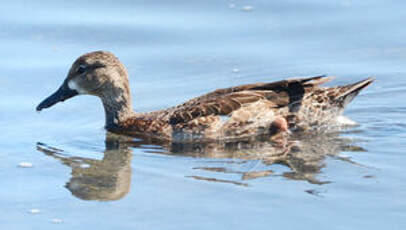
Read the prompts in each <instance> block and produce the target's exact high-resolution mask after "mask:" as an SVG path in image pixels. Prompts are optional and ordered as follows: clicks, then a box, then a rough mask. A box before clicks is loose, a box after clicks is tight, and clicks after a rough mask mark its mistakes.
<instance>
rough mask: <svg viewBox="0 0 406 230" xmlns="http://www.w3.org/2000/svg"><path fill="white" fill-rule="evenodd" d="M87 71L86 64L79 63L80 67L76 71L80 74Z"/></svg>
mask: <svg viewBox="0 0 406 230" xmlns="http://www.w3.org/2000/svg"><path fill="white" fill-rule="evenodd" d="M85 71H86V66H85V65H79V67H78V69H77V70H76V72H77V73H78V74H82V73H84V72H85Z"/></svg>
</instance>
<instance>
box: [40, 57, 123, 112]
mask: <svg viewBox="0 0 406 230" xmlns="http://www.w3.org/2000/svg"><path fill="white" fill-rule="evenodd" d="M79 94H87V95H94V96H98V97H100V98H101V99H102V101H103V104H104V106H105V107H106V106H110V107H113V108H115V107H119V106H120V104H121V105H129V107H131V97H130V89H129V84H128V74H127V71H126V69H125V67H124V65H123V64H122V63H121V62H120V60H119V59H118V58H117V57H115V56H114V54H112V53H110V52H106V51H96V52H91V53H87V54H84V55H82V56H80V57H79V58H78V59H76V61H75V62H74V63H73V64H72V67H71V68H70V70H69V73H68V76H67V77H66V79H65V81H64V82H63V84H62V85H61V86H60V88H59V89H58V90H57V91H56V92H55V93H54V94H52V95H51V96H49V97H48V98H46V99H45V100H44V101H42V102H41V103H40V104H39V105H38V106H37V108H36V109H37V111H41V110H42V109H45V108H49V107H51V106H53V105H54V104H56V103H58V102H61V101H64V100H67V99H69V98H71V97H74V96H76V95H79ZM116 104H117V105H116ZM115 109H119V108H115Z"/></svg>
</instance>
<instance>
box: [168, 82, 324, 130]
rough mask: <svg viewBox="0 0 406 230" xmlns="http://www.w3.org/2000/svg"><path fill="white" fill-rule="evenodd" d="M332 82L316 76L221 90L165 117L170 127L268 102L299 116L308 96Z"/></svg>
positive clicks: (180, 107)
mask: <svg viewBox="0 0 406 230" xmlns="http://www.w3.org/2000/svg"><path fill="white" fill-rule="evenodd" d="M330 79H331V78H330V77H325V76H316V77H310V78H299V79H289V80H282V81H277V82H271V83H256V84H248V85H241V86H236V87H231V88H226V89H218V90H216V91H213V92H211V93H208V94H205V95H203V96H200V97H197V98H194V99H192V100H189V101H187V102H186V103H183V104H181V105H179V106H176V107H173V108H170V109H169V110H167V113H166V115H165V116H166V117H167V119H168V121H169V123H170V124H172V125H176V124H179V123H185V122H188V121H191V120H193V119H195V118H198V117H204V116H208V115H228V114H230V113H232V112H233V111H235V110H237V109H239V108H241V107H242V106H244V105H247V104H251V103H254V102H257V101H259V100H264V99H265V100H268V101H269V102H271V103H270V104H271V105H272V106H273V107H274V108H278V107H284V106H289V110H290V111H292V112H295V110H297V109H298V108H297V107H298V106H299V107H300V105H301V100H302V99H303V96H304V94H305V92H308V90H309V89H310V88H313V87H316V86H318V85H320V84H322V83H325V82H327V81H329V80H330Z"/></svg>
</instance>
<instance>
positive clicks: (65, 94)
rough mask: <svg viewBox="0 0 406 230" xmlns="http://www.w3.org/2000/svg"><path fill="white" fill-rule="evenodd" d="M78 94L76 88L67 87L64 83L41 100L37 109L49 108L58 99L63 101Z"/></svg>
mask: <svg viewBox="0 0 406 230" xmlns="http://www.w3.org/2000/svg"><path fill="white" fill-rule="evenodd" d="M76 95H78V92H77V91H76V90H72V89H69V87H67V86H66V85H65V84H64V85H62V86H61V87H60V88H59V89H58V90H57V91H56V92H55V93H54V94H52V95H51V96H49V97H48V98H47V99H45V100H43V101H42V102H41V103H40V104H39V105H38V106H37V111H41V110H42V109H46V108H49V107H51V106H53V105H55V104H56V103H58V102H60V101H64V100H66V99H69V98H71V97H73V96H76Z"/></svg>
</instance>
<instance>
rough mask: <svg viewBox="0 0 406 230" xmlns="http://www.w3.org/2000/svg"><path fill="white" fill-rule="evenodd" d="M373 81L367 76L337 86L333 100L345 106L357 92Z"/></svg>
mask: <svg viewBox="0 0 406 230" xmlns="http://www.w3.org/2000/svg"><path fill="white" fill-rule="evenodd" d="M373 81H374V79H373V78H367V79H364V80H362V81H359V82H356V83H354V84H350V85H345V86H339V87H337V89H338V93H337V95H335V100H336V101H337V102H339V103H340V104H341V106H342V107H345V106H346V105H347V104H348V103H350V102H351V101H352V100H353V99H354V98H355V96H357V95H358V93H359V92H360V91H361V90H362V89H364V88H365V87H367V86H368V85H370V84H371V83H372V82H373Z"/></svg>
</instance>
